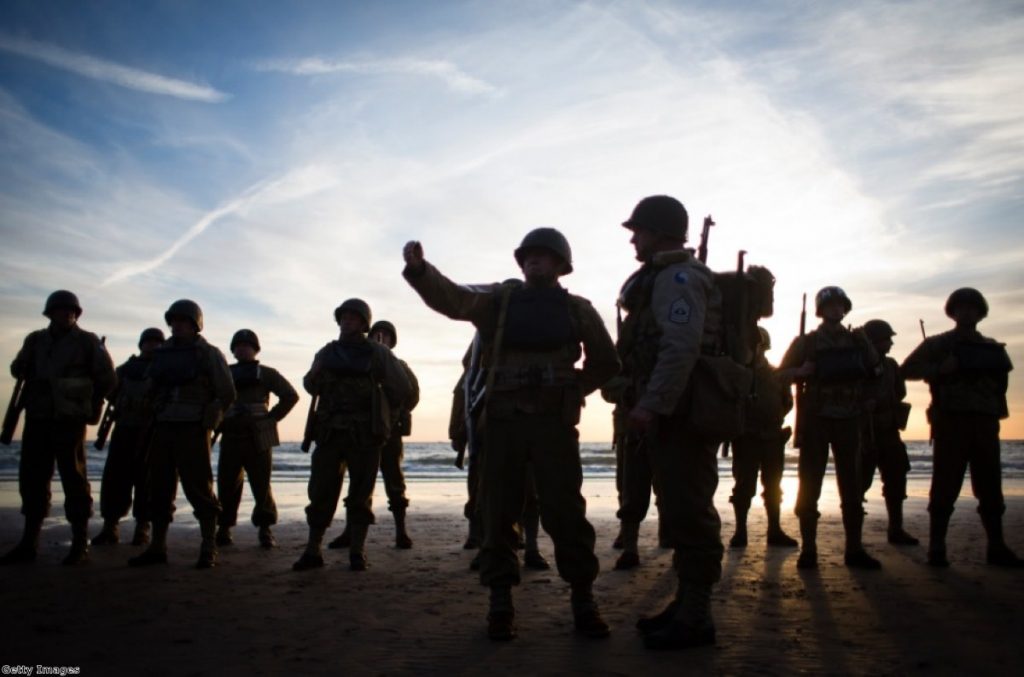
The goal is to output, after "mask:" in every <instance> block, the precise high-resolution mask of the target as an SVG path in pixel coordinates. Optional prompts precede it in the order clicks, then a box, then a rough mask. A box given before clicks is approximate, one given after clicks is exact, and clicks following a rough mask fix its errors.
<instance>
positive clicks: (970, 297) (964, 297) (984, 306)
mask: <svg viewBox="0 0 1024 677" xmlns="http://www.w3.org/2000/svg"><path fill="white" fill-rule="evenodd" d="M58 293H59V292H58ZM965 304H966V305H972V306H974V307H975V308H977V309H978V312H980V313H981V317H982V319H984V318H985V317H988V301H986V300H985V297H984V296H982V295H981V292H980V291H978V290H977V289H974V288H972V287H961V288H960V289H957V290H956V291H955V292H953V293H952V294H950V295H949V298H948V299H947V300H946V316H947V317H949V318H950V319H952V318H953V310H954V309H955V308H956V307H957V306H959V305H965Z"/></svg>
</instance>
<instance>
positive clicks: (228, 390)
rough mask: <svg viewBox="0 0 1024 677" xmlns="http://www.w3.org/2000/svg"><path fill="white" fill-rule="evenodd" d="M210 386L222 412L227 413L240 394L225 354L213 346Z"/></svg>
mask: <svg viewBox="0 0 1024 677" xmlns="http://www.w3.org/2000/svg"><path fill="white" fill-rule="evenodd" d="M210 384H211V385H212V386H213V394H214V397H216V399H217V401H218V402H219V403H220V410H221V412H225V411H227V410H228V407H230V406H231V405H232V404H233V403H234V401H235V398H236V397H237V396H238V393H236V392H235V380H234V379H233V378H231V370H230V369H229V368H228V363H227V360H225V359H224V354H223V353H222V352H220V350H219V349H217V348H215V347H213V346H210Z"/></svg>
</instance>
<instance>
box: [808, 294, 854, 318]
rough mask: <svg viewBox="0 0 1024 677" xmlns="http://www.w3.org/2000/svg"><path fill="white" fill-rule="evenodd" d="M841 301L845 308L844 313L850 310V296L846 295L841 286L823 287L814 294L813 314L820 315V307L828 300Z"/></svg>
mask: <svg viewBox="0 0 1024 677" xmlns="http://www.w3.org/2000/svg"><path fill="white" fill-rule="evenodd" d="M836 300H838V301H842V303H843V308H844V309H845V311H844V314H845V313H848V312H850V310H852V309H853V303H852V302H851V301H850V297H849V296H847V295H846V292H844V291H843V290H842V288H841V287H823V288H822V289H821V290H820V291H819V292H818V293H817V294H815V296H814V314H815V315H817V316H818V317H821V308H822V306H824V305H825V304H826V303H828V302H829V301H836Z"/></svg>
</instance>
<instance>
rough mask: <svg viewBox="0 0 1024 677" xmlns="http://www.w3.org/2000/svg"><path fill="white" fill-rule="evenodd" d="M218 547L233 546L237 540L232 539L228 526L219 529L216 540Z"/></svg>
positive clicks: (224, 525) (223, 525) (221, 526)
mask: <svg viewBox="0 0 1024 677" xmlns="http://www.w3.org/2000/svg"><path fill="white" fill-rule="evenodd" d="M215 541H216V543H217V545H231V544H232V543H234V542H235V539H233V538H232V537H231V527H229V526H227V525H226V524H222V525H220V527H218V528H217V538H216V539H215Z"/></svg>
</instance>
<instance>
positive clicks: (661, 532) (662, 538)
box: [658, 511, 675, 550]
mask: <svg viewBox="0 0 1024 677" xmlns="http://www.w3.org/2000/svg"><path fill="white" fill-rule="evenodd" d="M658 547H659V548H661V549H662V550H671V549H672V548H674V547H675V545H673V544H672V539H671V538H669V535H668V526H667V524H666V523H665V520H663V519H662V518H661V512H660V511H659V512H658Z"/></svg>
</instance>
